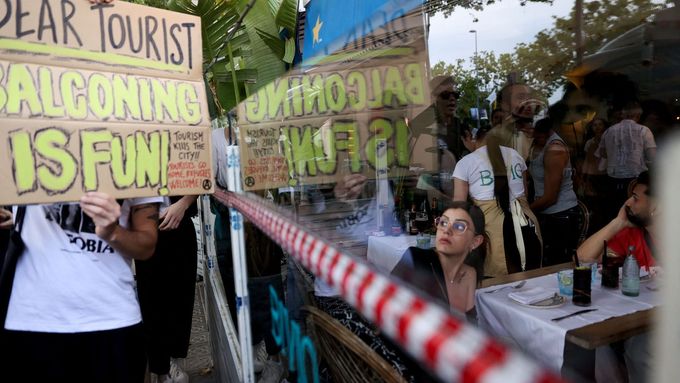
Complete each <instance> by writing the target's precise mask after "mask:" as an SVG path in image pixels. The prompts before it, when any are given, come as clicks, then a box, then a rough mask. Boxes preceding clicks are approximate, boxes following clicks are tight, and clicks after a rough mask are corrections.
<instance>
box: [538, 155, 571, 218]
mask: <svg viewBox="0 0 680 383" xmlns="http://www.w3.org/2000/svg"><path fill="white" fill-rule="evenodd" d="M567 162H569V154H568V153H567V151H566V149H565V148H564V147H562V146H561V145H560V146H559V147H554V148H549V149H548V150H546V153H545V157H544V158H543V167H544V169H545V172H544V174H545V179H544V181H543V195H542V196H540V197H539V198H536V199H535V200H534V202H532V203H531V205H530V207H531V210H533V211H535V212H538V211H543V210H545V209H547V208H548V207H550V206H552V205H554V204H555V203H557V197H558V196H559V192H560V187H561V186H562V174H563V173H564V168H565V167H566V166H567Z"/></svg>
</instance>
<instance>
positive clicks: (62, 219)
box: [5, 197, 163, 333]
mask: <svg viewBox="0 0 680 383" xmlns="http://www.w3.org/2000/svg"><path fill="white" fill-rule="evenodd" d="M161 202H163V198H162V197H151V198H134V199H128V200H125V201H124V202H123V205H122V207H121V216H120V219H119V223H120V225H121V226H122V227H127V226H128V222H129V217H130V207H131V206H136V205H140V204H145V203H161ZM15 212H16V209H15ZM94 229H95V226H94V223H93V222H92V219H90V218H89V217H88V216H87V215H86V214H85V213H84V212H82V210H81V209H80V205H79V204H78V203H64V204H53V205H31V206H27V207H26V216H25V218H24V225H23V228H22V231H21V238H22V239H23V241H24V243H25V244H26V249H25V251H24V253H23V255H22V256H21V257H20V258H19V262H18V264H17V269H16V275H15V277H14V285H13V287H12V296H11V298H10V302H9V311H8V313H7V320H6V321H5V328H6V329H8V330H18V331H37V332H51V333H74V332H89V331H102V330H112V329H117V328H122V327H127V326H132V325H134V324H137V323H139V322H141V320H142V316H141V313H140V310H139V303H138V302H137V294H136V292H135V281H134V278H133V276H132V269H131V260H130V259H128V258H124V257H123V256H121V255H120V254H118V253H117V252H116V251H115V250H114V249H113V248H112V247H111V246H109V245H108V244H107V243H106V242H105V241H103V240H102V239H100V238H99V237H97V235H96V234H95V233H94Z"/></svg>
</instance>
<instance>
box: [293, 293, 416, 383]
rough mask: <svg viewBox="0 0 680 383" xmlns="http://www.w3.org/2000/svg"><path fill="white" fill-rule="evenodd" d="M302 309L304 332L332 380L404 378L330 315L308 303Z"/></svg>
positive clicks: (397, 381)
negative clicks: (305, 330)
mask: <svg viewBox="0 0 680 383" xmlns="http://www.w3.org/2000/svg"><path fill="white" fill-rule="evenodd" d="M303 310H305V311H306V313H307V330H308V333H309V334H310V335H311V336H312V339H313V341H314V344H315V345H316V346H317V347H318V351H319V353H320V355H321V357H322V358H323V360H325V361H326V364H327V365H328V368H329V369H330V372H331V375H332V377H333V380H334V381H336V382H342V383H363V382H388V383H404V382H405V380H404V379H403V378H402V377H401V375H399V373H397V371H396V370H395V369H394V368H393V367H392V366H391V365H390V364H389V363H387V362H386V361H385V360H384V359H383V358H382V357H381V356H380V355H378V354H377V353H376V352H375V351H373V350H372V349H371V348H370V347H368V346H367V345H366V344H365V343H364V342H363V341H362V340H361V339H359V337H357V336H356V335H354V333H352V332H351V331H350V330H348V329H347V328H345V327H344V326H343V325H341V324H340V323H339V322H338V321H336V320H335V319H333V318H332V317H331V316H330V315H328V314H326V313H325V312H323V311H321V310H319V309H317V308H316V307H312V306H305V307H304V308H303Z"/></svg>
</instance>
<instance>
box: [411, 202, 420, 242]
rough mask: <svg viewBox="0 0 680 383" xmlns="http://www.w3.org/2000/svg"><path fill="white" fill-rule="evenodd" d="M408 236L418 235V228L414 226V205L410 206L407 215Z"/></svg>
mask: <svg viewBox="0 0 680 383" xmlns="http://www.w3.org/2000/svg"><path fill="white" fill-rule="evenodd" d="M409 222H410V226H409V234H411V235H416V234H418V227H417V226H416V204H413V205H411V213H410V214H409Z"/></svg>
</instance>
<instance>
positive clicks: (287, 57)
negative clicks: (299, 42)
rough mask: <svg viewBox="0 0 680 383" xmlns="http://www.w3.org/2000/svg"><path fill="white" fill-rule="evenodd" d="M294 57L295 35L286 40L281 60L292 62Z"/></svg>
mask: <svg viewBox="0 0 680 383" xmlns="http://www.w3.org/2000/svg"><path fill="white" fill-rule="evenodd" d="M294 58H295V37H291V38H289V39H287V40H286V52H285V53H284V55H283V62H285V63H288V64H292V63H293V59H294Z"/></svg>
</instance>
